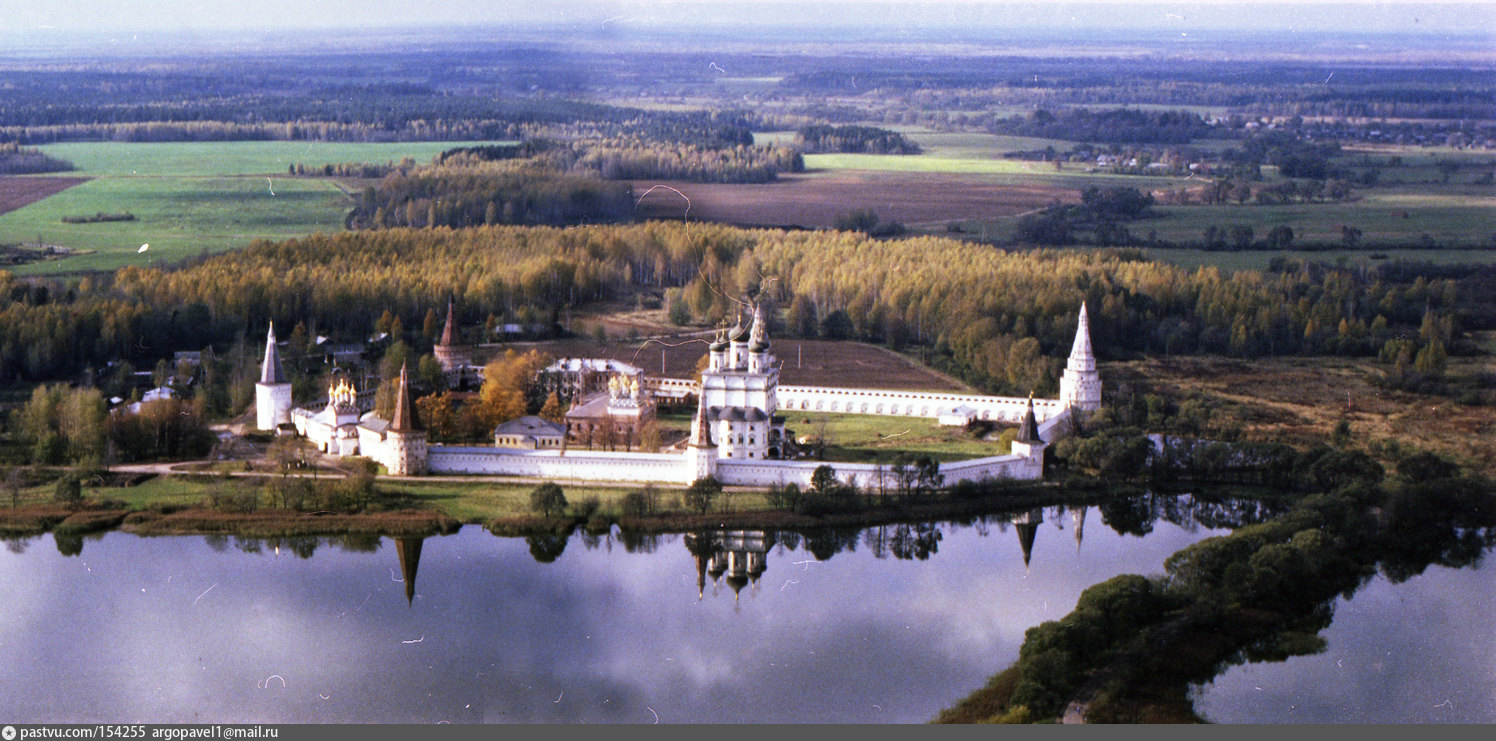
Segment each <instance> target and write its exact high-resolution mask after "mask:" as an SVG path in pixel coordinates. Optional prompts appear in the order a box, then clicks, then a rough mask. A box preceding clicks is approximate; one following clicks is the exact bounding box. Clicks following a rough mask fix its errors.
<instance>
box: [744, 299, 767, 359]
mask: <svg viewBox="0 0 1496 741" xmlns="http://www.w3.org/2000/svg"><path fill="white" fill-rule="evenodd" d="M767 349H769V323H768V322H767V321H764V309H763V304H762V303H758V302H755V303H754V304H753V329H751V330H750V331H749V333H748V350H749V352H763V351H765V350H767Z"/></svg>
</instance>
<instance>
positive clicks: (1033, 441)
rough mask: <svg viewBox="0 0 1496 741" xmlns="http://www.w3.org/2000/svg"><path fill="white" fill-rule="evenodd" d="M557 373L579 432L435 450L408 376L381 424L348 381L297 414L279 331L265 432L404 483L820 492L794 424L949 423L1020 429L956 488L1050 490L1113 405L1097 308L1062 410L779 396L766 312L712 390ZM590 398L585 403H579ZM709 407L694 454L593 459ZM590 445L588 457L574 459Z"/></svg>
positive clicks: (958, 475) (850, 392) (959, 473)
mask: <svg viewBox="0 0 1496 741" xmlns="http://www.w3.org/2000/svg"><path fill="white" fill-rule="evenodd" d="M455 338H456V333H455V331H454V322H453V315H452V308H451V305H450V304H449V305H448V313H447V325H446V328H445V330H444V331H443V333H442V341H441V342H440V343H439V344H438V345H437V346H436V348H435V355H436V358H437V359H438V361H439V362H441V364H442V368H443V371H444V372H445V375H446V377H447V381H448V383H449V384H450V385H453V386H456V385H457V384H458V383H464V382H466V381H467V380H470V379H472V378H475V377H476V376H475V374H481V370H482V369H481V368H476V367H474V366H473V365H472V362H471V355H470V352H469V351H468V349H466V348H463V347H461V346H459V345H457V344H456V339H455ZM547 372H553V373H559V374H563V377H564V378H566V379H568V383H571V384H573V387H574V388H576V389H577V390H578V392H579V396H578V402H579V403H577V404H576V405H575V406H573V408H572V409H571V411H570V412H568V413H567V417H566V424H565V425H564V426H563V425H561V424H558V423H553V422H547V421H546V420H542V419H539V418H537V417H521V418H519V419H516V420H511V421H508V422H505V423H503V424H501V425H499V427H498V428H497V429H496V430H495V431H494V445H492V446H456V445H428V444H427V440H426V433H425V431H424V430H422V429H421V427H420V424H419V420H418V419H417V418H416V415H415V414H414V409H415V407H414V404H413V403H412V400H411V397H410V386H409V382H408V378H407V375H406V371H405V369H404V368H402V369H401V372H400V380H399V387H398V392H397V396H396V400H395V411H394V413H393V414H392V415H391V416H392V417H393V419H390V420H385V419H382V418H380V417H379V416H378V415H377V414H375V413H374V412H373V411H372V410H371V408H372V399H368V400H366V401H364V402H362V403H361V402H360V400H359V395H358V394H357V393H355V391H354V389H353V387H352V386H350V385H348V384H347V383H346V382H345V381H335V382H334V384H333V387H332V388H331V389H329V393H328V399H327V401H326V403H325V404H324V405H323V406H322V407H320V408H314V407H296V406H294V405H293V403H292V398H291V384H290V382H289V381H288V380H287V378H286V376H285V374H284V373H283V372H282V369H281V363H280V357H279V354H278V351H277V349H276V341H275V329H274V327H273V326H272V327H271V329H270V332H269V335H268V337H267V338H266V344H265V359H264V362H263V364H262V366H261V374H260V381H259V383H257V384H256V385H255V409H256V422H257V426H258V427H259V429H261V430H277V431H280V432H283V433H287V434H289V433H291V432H292V430H294V434H298V435H302V436H305V437H306V438H307V439H308V440H310V441H311V442H312V443H313V444H314V445H315V446H316V447H317V449H318V450H319V451H321V452H323V453H325V454H328V455H334V456H350V455H361V456H364V457H367V458H370V459H372V460H374V461H376V462H378V463H379V464H381V465H383V466H384V467H385V468H386V469H387V470H388V471H389V472H390V473H391V474H394V475H420V474H480V475H494V476H524V477H531V478H546V479H567V480H579V481H597V482H632V483H649V482H655V483H665V484H690V483H691V482H693V481H696V480H697V479H701V478H705V477H708V476H712V477H715V478H716V479H717V480H718V481H720V482H721V483H723V484H724V485H729V486H732V485H736V486H761V487H762V486H771V485H786V484H790V483H794V484H798V485H800V486H802V487H805V486H809V484H810V480H811V475H812V473H813V472H814V471H815V469H816V468H818V467H820V466H822V465H825V462H824V461H819V460H806V459H795V458H793V457H792V456H793V452H792V451H793V449H794V445H793V441H792V440H790V439H789V436H788V433H787V432H786V430H785V426H784V417H783V416H782V414H781V413H782V412H786V411H815V412H826V413H838V414H873V415H886V416H898V417H917V418H924V419H930V420H933V421H935V422H936V423H938V424H943V425H964V424H966V423H968V422H970V421H973V420H992V421H1001V422H1009V423H1017V424H1018V435H1017V438H1016V439H1015V440H1014V442H1013V444H1012V449H1011V452H1010V453H1007V454H1004V455H994V456H990V457H983V458H974V459H970V460H962V461H950V462H945V463H942V464H941V465H940V472H941V474H942V475H943V478H944V482H945V483H947V484H953V483H957V482H960V481H981V480H987V479H1004V478H1006V479H1037V478H1040V477H1042V476H1043V457H1044V449H1045V447H1046V446H1047V445H1048V444H1049V443H1052V442H1054V441H1055V440H1056V439H1057V438H1058V437H1059V436H1062V435H1064V434H1065V433H1066V432H1067V431H1068V429H1069V424H1068V422H1069V421H1070V420H1071V418H1072V417H1073V416H1075V415H1083V414H1085V413H1088V412H1090V411H1093V410H1095V409H1098V408H1100V406H1101V380H1100V378H1099V376H1098V375H1097V371H1096V358H1095V355H1094V354H1093V353H1092V350H1091V337H1090V329H1089V324H1088V320H1087V317H1086V308H1085V305H1084V304H1082V305H1081V308H1080V315H1079V318H1078V322H1077V327H1076V332H1075V342H1074V344H1073V345H1072V347H1071V351H1070V357H1069V360H1068V362H1067V363H1066V366H1065V372H1064V375H1063V376H1062V377H1061V380H1060V395H1059V398H1058V399H1034V398H1032V397H1030V398H1027V399H1023V398H1010V397H998V396H976V395H963V394H949V393H924V392H918V391H903V390H881V389H871V388H870V389H849V388H835V387H822V386H781V385H779V372H780V362H779V361H778V360H777V359H776V358H775V356H774V354H773V351H772V348H771V346H770V343H769V337H768V322H767V321H766V320H765V318H764V316H763V314H762V311H761V310H760V309H759V308H758V307H755V308H754V311H753V317H752V321H751V323H750V324H749V325H747V326H744V325H743V322H742V319H741V318H740V319H739V321H738V324H737V326H734V327H733V328H731V329H729V330H726V331H724V332H722V333H719V334H718V336H717V338H716V340H715V341H713V342H712V343H711V345H710V348H709V350H708V361H707V366H706V368H705V370H703V371H702V373H701V377H700V379H646V378H644V377H643V373H642V371H640V370H639V369H637V368H634V367H633V366H630V365H628V364H626V363H618V362H616V361H601V360H576V359H570V360H563V361H558V363H556V364H555V365H553V366H552V367H551V368H549V369H547ZM585 393H591V394H592V396H591V397H590V398H588V399H586V400H585V401H583V400H581V398H580V395H581V394H585ZM656 394H658V395H660V396H662V397H674V398H691V397H694V398H695V400H696V412H695V414H694V416H693V418H692V423H691V433H690V438H689V441H688V442H687V443H686V445H685V449H684V451H683V452H664V453H645V452H624V451H620V450H617V449H612V450H593V449H590V448H592V445H591V444H590V443H591V441H592V440H593V439H595V436H598V435H602V434H607V435H609V436H610V437H609V438H608V439H609V440H622V441H623V442H624V444H623V445H621V446H619V445H609V446H606V447H612V448H617V447H623V448H624V449H625V450H628V451H631V450H632V448H633V447H634V446H635V444H636V443H637V441H638V433H639V430H640V429H641V428H642V426H643V425H644V424H645V423H647V422H648V421H649V420H651V419H653V417H654V399H653V398H652V397H653V396H654V395H656ZM584 441H585V443H586V447H587V448H588V449H578V448H569V447H568V446H569V445H579V444H581V443H584ZM834 469H835V471H836V475H837V478H838V479H840V480H841V481H843V482H844V483H847V484H850V485H852V486H859V487H869V486H877V485H878V484H879V483H880V482H879V478H880V477H882V478H883V479H885V480H884V481H882V482H881V483H883V484H885V485H894V484H895V482H894V480H893V473H892V471H890V470H888V469H889V467H888V466H884V465H879V464H871V463H836V464H835V465H834Z"/></svg>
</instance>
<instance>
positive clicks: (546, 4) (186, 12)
mask: <svg viewBox="0 0 1496 741" xmlns="http://www.w3.org/2000/svg"><path fill="white" fill-rule="evenodd" d="M590 24H597V25H598V26H599V27H600V28H603V27H609V26H611V27H613V28H615V29H638V30H649V29H656V30H659V29H667V28H675V27H681V28H703V29H725V28H765V29H774V28H822V27H829V28H845V29H867V30H877V29H886V30H909V29H919V28H924V29H937V28H951V29H968V30H971V29H1003V28H1035V29H1053V30H1057V31H1058V30H1067V29H1068V30H1082V29H1101V30H1105V29H1118V30H1123V29H1125V30H1134V31H1171V30H1179V31H1190V30H1197V31H1206V30H1219V31H1246V32H1262V31H1289V32H1362V33H1410V34H1420V35H1428V34H1451V35H1462V36H1468V35H1476V36H1479V35H1491V34H1492V33H1493V31H1492V29H1493V28H1496V5H1493V4H1486V3H1435V2H1407V1H1403V2H1307V3H1305V2H1299V3H1285V2H1253V1H1248V2H1240V1H1238V2H1225V1H1222V0H1217V1H1215V2H1180V3H1157V2H1155V3H1133V2H1094V1H1092V2H1075V3H1072V2H1027V3H990V2H975V1H971V0H936V1H933V2H918V1H910V0H814V1H812V2H793V1H792V0H759V1H758V2H754V3H742V2H727V1H725V0H682V1H674V0H628V1H622V2H620V1H613V0H542V1H541V2H537V3H532V4H528V5H510V4H506V5H505V6H503V7H495V6H494V5H491V4H489V3H486V2H483V1H482V0H450V1H449V2H446V3H443V4H441V5H439V6H434V7H421V8H420V9H419V10H418V11H412V10H411V9H410V8H409V7H408V4H407V3H402V2H396V1H395V0H323V1H322V2H311V3H308V2H306V0H261V2H258V3H255V4H253V5H248V4H246V5H238V6H233V5H229V6H225V5H221V4H208V3H201V2H198V1H197V0H112V1H111V0H53V1H52V2H50V3H46V4H40V3H38V4H31V5H28V6H25V7H10V8H0V27H3V28H6V29H8V32H9V34H10V35H25V34H28V33H31V34H35V33H38V32H40V33H41V34H44V35H45V34H49V33H59V32H60V33H74V32H77V33H87V34H97V33H111V32H141V31H146V32H212V33H221V32H236V31H237V32H265V31H296V30H306V29H337V28H348V29H360V30H362V29H374V28H390V29H396V28H432V27H447V26H467V27H479V26H494V25H503V26H509V27H511V28H515V29H517V30H522V31H523V30H532V31H534V30H543V29H545V28H547V27H558V26H574V25H584V26H585V25H590Z"/></svg>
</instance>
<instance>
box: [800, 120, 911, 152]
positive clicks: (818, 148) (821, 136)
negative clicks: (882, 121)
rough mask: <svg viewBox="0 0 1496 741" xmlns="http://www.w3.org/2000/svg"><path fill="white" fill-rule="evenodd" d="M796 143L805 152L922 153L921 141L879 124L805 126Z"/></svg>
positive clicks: (801, 129)
mask: <svg viewBox="0 0 1496 741" xmlns="http://www.w3.org/2000/svg"><path fill="white" fill-rule="evenodd" d="M795 146H796V148H798V149H799V150H800V151H802V152H805V153H806V154H816V153H820V152H844V153H853V154H856V153H865V154H919V153H920V148H919V145H918V144H915V143H914V142H912V141H910V140H909V138H908V137H906V136H904V135H903V134H900V133H899V132H897V131H889V130H888V129H881V128H878V127H876V126H831V125H828V124H821V125H816V126H803V127H801V128H800V130H799V131H798V132H796V133H795Z"/></svg>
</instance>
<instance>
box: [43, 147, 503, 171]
mask: <svg viewBox="0 0 1496 741" xmlns="http://www.w3.org/2000/svg"><path fill="white" fill-rule="evenodd" d="M489 143H494V142H393V143H362V142H294V141H265V142H172V143H164V144H157V143H136V142H70V143H65V144H48V145H46V146H43V147H41V148H40V149H41V150H42V151H43V152H45V153H46V154H48V155H49V156H52V157H58V158H61V159H65V160H68V161H69V162H72V163H73V164H74V165H75V166H77V168H78V171H77V173H76V174H80V175H94V176H104V175H116V176H125V175H135V176H142V177H163V176H176V177H186V176H208V175H273V176H280V175H285V174H286V168H287V167H289V166H291V165H295V164H304V165H307V166H308V167H314V166H315V167H321V166H322V165H325V164H339V163H344V162H372V163H378V164H383V163H385V162H399V161H400V160H401V159H402V158H404V157H410V158H413V159H415V160H416V161H417V162H427V161H429V160H430V159H431V158H432V157H434V156H436V155H438V154H441V153H442V152H443V151H444V150H447V149H451V148H453V147H465V146H472V145H474V144H489ZM70 174H74V173H70Z"/></svg>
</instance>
